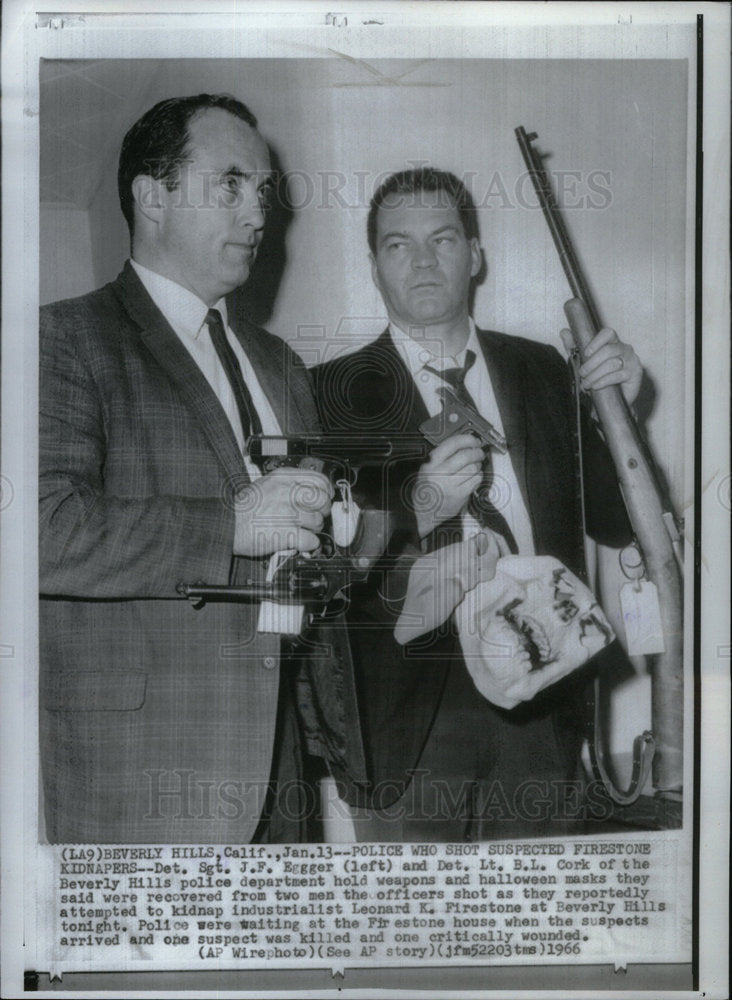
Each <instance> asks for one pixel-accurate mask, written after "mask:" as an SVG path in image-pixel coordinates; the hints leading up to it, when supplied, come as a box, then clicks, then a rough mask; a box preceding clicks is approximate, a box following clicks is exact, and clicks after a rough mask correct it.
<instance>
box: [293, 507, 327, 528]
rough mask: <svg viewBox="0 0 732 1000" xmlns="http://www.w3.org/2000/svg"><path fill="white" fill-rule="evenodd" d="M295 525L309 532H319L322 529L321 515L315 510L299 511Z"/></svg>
mask: <svg viewBox="0 0 732 1000" xmlns="http://www.w3.org/2000/svg"><path fill="white" fill-rule="evenodd" d="M297 524H298V527H300V528H306V529H307V530H309V531H320V530H321V528H322V527H323V515H322V514H321V513H320V512H319V511H317V510H301V511H299V512H298V516H297Z"/></svg>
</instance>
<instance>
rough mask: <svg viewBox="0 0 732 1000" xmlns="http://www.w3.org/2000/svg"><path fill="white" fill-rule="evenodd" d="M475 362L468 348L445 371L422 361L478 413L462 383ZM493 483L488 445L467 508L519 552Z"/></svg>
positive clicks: (514, 550)
mask: <svg viewBox="0 0 732 1000" xmlns="http://www.w3.org/2000/svg"><path fill="white" fill-rule="evenodd" d="M474 363H475V353H474V352H473V351H470V350H468V351H466V352H465V363H464V364H463V365H462V367H460V368H446V369H445V370H444V371H438V370H437V369H436V368H431V367H430V366H429V365H425V368H426V369H427V371H428V372H432V374H433V375H438V376H439V377H440V378H441V379H442V380H443V381H444V382H447V384H448V385H449V386H450V388H451V389H452V391H453V392H454V393H455V396H456V397H457V399H458V402H460V403H462V404H463V405H464V406H469V407H470V408H471V409H473V410H475V411H476V413H480V410H479V409H478V407H477V406H476V405H475V400H474V399H473V397H472V396H471V395H470V393H469V392H468V390H467V389H466V387H465V376H466V375H467V374H468V372H469V371H470V369H471V368H472V367H473V364H474ZM492 485H493V457H492V455H491V450H490V448H488V449H486V453H485V459H484V461H483V481H482V482H481V484H480V486H479V487H478V488H477V490H475V491H474V492H473V493H472V495H471V497H470V500H469V501H468V511H469V512H470V513H471V514H472V515H473V517H474V518H475V520H476V521H477V522H478V524H482V525H483V526H484V527H486V528H490V529H491V530H492V531H495V532H497V533H498V534H499V535H502V536H503V537H504V538H505V540H506V542H507V544H508V547H509V548H510V550H511V552H513V553H514V554H516V553H517V552H518V545H517V544H516V539H515V538H514V537H513V532H512V531H511V529H510V528H509V526H508V522H507V521H506V518H505V517H504V516H503V514H501V512H500V511H499V510H498V509H497V508H496V507H495V505H494V504H493V503H492V501H491V487H492Z"/></svg>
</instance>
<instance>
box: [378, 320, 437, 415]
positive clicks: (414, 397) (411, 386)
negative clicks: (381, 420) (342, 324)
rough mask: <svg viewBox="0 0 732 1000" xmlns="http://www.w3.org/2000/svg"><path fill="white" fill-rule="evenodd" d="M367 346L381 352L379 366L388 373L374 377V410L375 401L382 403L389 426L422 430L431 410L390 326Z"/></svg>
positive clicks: (382, 409)
mask: <svg viewBox="0 0 732 1000" xmlns="http://www.w3.org/2000/svg"><path fill="white" fill-rule="evenodd" d="M367 350H369V351H373V352H374V353H375V354H376V355H377V357H376V358H375V362H376V365H377V366H378V367H377V370H378V369H382V370H383V371H384V373H385V375H384V378H381V379H374V380H373V382H372V383H371V388H372V390H373V398H372V399H370V400H369V408H370V410H371V412H374V411H376V405H375V404H377V403H378V405H379V406H380V408H381V412H382V413H384V414H385V416H386V420H385V425H386V429H388V430H395V431H401V432H403V433H404V432H406V433H414V432H417V431H419V426H420V424H422V423H424V421H425V420H427V419H428V417H429V413H428V411H427V407H426V406H425V405H424V401H423V400H422V396H421V395H420V393H419V391H418V389H417V387H416V385H415V383H414V379H413V378H412V375H411V372H410V371H409V369H408V368H407V365H406V363H405V361H404V360H403V358H402V356H401V354H400V352H399V351H398V350H397V348H396V347H395V346H394V341H393V340H392V339H391V335H390V334H389V330H388V328H387V329H386V330H384V332H383V333H382V334H381V336H380V337H379V338H378V339H377V340H375V341H374V343H373V344H371V345H370V346H369V348H367ZM405 404H406V405H405ZM377 412H378V411H377Z"/></svg>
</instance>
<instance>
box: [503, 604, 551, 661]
mask: <svg viewBox="0 0 732 1000" xmlns="http://www.w3.org/2000/svg"><path fill="white" fill-rule="evenodd" d="M522 603H523V601H522V600H521V598H520V597H517V598H516V599H515V600H513V601H511V602H510V603H509V604H507V605H506V606H505V608H502V609H501V610H500V611H498V612H497V614H499V615H500V616H501V617H502V618H504V619H505V621H506V623H507V624H508V625H510V626H511V628H512V629H513V630H514V632H515V633H516V635H517V636H518V637H519V639H520V641H521V645H522V646H523V648H524V649H525V650H526V652H527V653H528V654H529V659H530V660H531V669H532V670H541V668H542V667H546V666H548V665H549V664H550V663H553V662H554V660H555V659H556V656H554V655H552V647H551V643H550V642H549V637H548V635H547V634H546V632H545V631H544V629H543V627H542V626H541V624H540V623H539V622H538V621H537V620H536V619H535V618H532V617H531V615H523V614H521V613H520V611H519V610H518V607H519V605H520V604H522Z"/></svg>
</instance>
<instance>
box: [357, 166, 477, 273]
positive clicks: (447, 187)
mask: <svg viewBox="0 0 732 1000" xmlns="http://www.w3.org/2000/svg"><path fill="white" fill-rule="evenodd" d="M421 191H430V192H432V191H435V192H444V193H445V194H446V195H448V196H449V198H451V199H452V201H453V203H454V205H455V208H456V209H457V210H458V214H459V216H460V221H461V222H462V224H463V231H464V232H465V237H466V239H469V240H471V239H478V217H477V214H476V211H475V202H474V201H473V198H472V195H471V194H470V192H469V191H468V189H467V188H466V187H465V185H464V184H463V182H462V181H461V180H460V179H459V178H458V177H456V176H455V174H451V173H449V171H447V170H438V169H437V167H418V168H414V169H412V170H401V171H399V173H396V174H391V175H390V176H389V177H387V178H386V180H385V181H384V182H383V184H381V185H379V187H378V188H377V190H376V193H375V194H374V196H373V198H372V199H371V205H370V206H369V214H368V219H367V220H366V235H367V238H368V242H369V250H370V251H371V253H373V254H375V253H376V216H377V214H378V211H379V208H380V207H381V205H382V204H383V203H384V201H385V200H386V198H388V197H389V196H390V195H393V194H400V195H403V194H419V193H420V192H421Z"/></svg>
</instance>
